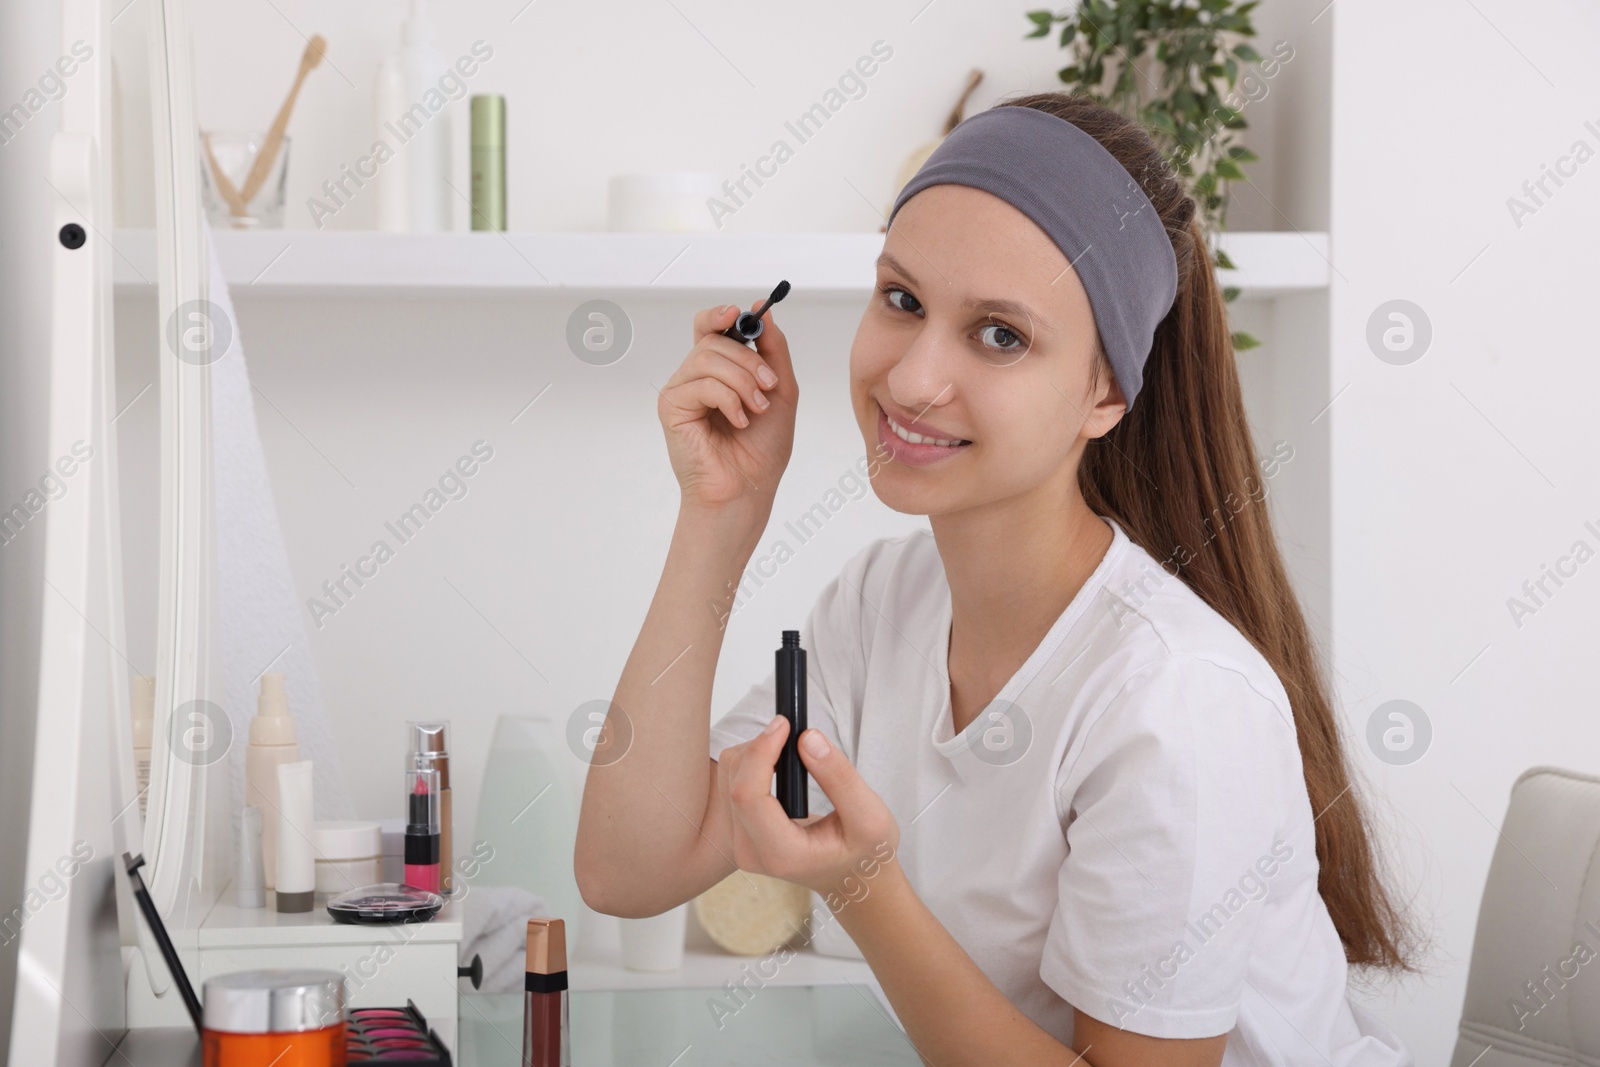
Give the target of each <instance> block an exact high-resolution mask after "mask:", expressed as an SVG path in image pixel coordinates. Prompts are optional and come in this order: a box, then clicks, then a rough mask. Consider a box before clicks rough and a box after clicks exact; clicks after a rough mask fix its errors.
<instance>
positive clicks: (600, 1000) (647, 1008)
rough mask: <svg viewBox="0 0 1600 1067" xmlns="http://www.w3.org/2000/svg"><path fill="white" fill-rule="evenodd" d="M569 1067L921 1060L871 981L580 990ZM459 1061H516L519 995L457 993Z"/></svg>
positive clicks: (889, 1066)
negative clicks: (865, 983)
mask: <svg viewBox="0 0 1600 1067" xmlns="http://www.w3.org/2000/svg"><path fill="white" fill-rule="evenodd" d="M569 997H570V1003H569V1012H570V1025H571V1028H572V1063H573V1067H613V1065H623V1064H626V1065H627V1067H669V1065H670V1067H748V1065H751V1064H775V1065H784V1067H791V1065H792V1067H824V1065H826V1067H901V1065H905V1067H920V1064H921V1061H920V1060H919V1059H918V1058H917V1054H916V1051H915V1050H914V1049H913V1048H912V1047H911V1043H910V1042H909V1041H907V1040H906V1037H905V1034H903V1033H901V1032H900V1028H899V1027H898V1026H896V1025H895V1024H894V1023H893V1022H892V1021H891V1020H890V1018H889V1016H888V1015H887V1014H886V1013H885V1011H884V1008H883V1005H882V1004H881V1003H879V1001H878V999H877V997H876V996H874V995H873V992H872V990H870V989H868V988H867V987H865V986H855V985H814V986H772V985H769V986H763V987H760V988H756V989H744V990H740V991H739V999H737V1000H735V999H734V997H733V995H732V994H731V993H729V992H728V991H727V990H726V989H629V990H619V991H605V992H602V991H596V990H581V991H574V992H572V993H570V994H569ZM460 1020H461V1022H460V1030H459V1034H460V1038H459V1040H458V1042H457V1044H458V1045H459V1046H460V1048H459V1052H460V1054H459V1056H457V1058H456V1063H457V1064H458V1067H520V1064H521V1056H522V994H521V993H514V994H496V995H493V996H463V997H462V998H461V1015H460Z"/></svg>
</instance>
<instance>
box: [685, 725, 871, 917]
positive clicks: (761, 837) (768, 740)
mask: <svg viewBox="0 0 1600 1067" xmlns="http://www.w3.org/2000/svg"><path fill="white" fill-rule="evenodd" d="M788 736H789V720H788V719H786V718H784V717H783V716H782V715H775V716H773V719H772V722H771V723H770V724H768V726H767V728H766V730H765V731H763V732H762V733H761V734H760V735H759V736H757V737H755V738H753V739H751V740H749V741H746V742H745V743H744V744H741V745H732V746H730V747H728V748H726V749H724V750H723V752H722V755H721V756H720V757H718V759H717V787H718V790H719V791H720V793H721V795H722V800H723V803H724V804H726V805H727V807H728V811H729V814H730V816H731V818H732V825H733V862H734V863H736V864H738V865H739V867H740V868H741V869H742V870H746V871H750V872H752V873H756V874H768V875H772V876H773V877H775V878H782V879H783V880H784V881H787V882H794V883H796V884H798V885H803V886H805V887H806V888H807V889H812V890H815V891H816V892H817V893H819V894H821V896H822V897H823V899H824V900H827V901H828V903H829V906H830V907H834V905H835V900H836V899H837V897H849V898H851V899H854V896H855V893H854V891H853V887H854V886H856V885H858V884H859V879H860V878H861V877H863V876H865V877H867V878H870V877H872V876H873V875H874V874H876V873H877V868H878V866H879V865H881V864H883V863H886V862H888V861H889V860H890V859H892V858H893V857H894V854H895V850H896V849H897V848H898V847H899V845H900V826H899V824H898V823H896V822H895V818H894V815H893V814H892V813H891V812H890V811H889V807H888V805H886V804H885V803H884V802H883V798H882V797H880V796H878V794H877V793H875V792H873V790H872V787H871V786H869V785H867V783H866V781H865V780H864V779H863V778H862V777H861V775H860V774H858V773H857V772H856V769H855V767H853V766H851V764H850V761H849V760H847V759H845V757H844V753H842V752H840V751H839V750H838V748H836V747H835V746H834V745H833V744H831V743H830V742H829V741H828V739H827V738H826V737H824V736H823V734H822V732H821V731H820V730H815V729H811V730H806V731H805V732H803V733H802V734H801V735H800V759H801V762H803V763H804V764H805V767H806V771H807V772H808V773H809V774H810V775H811V777H813V778H815V779H816V781H817V784H818V785H819V786H821V787H822V791H823V792H824V793H826V794H827V796H828V800H829V801H830V802H832V804H833V810H832V811H831V812H829V813H828V814H827V815H824V816H821V817H818V816H815V815H813V816H811V817H810V818H809V819H805V820H799V819H791V818H789V816H788V815H786V814H785V813H784V810H783V805H782V804H780V803H778V798H777V797H775V796H773V795H772V776H773V774H774V773H775V771H776V769H777V765H778V757H779V756H780V755H781V754H782V752H783V743H784V741H785V739H787V738H788ZM835 910H837V909H836V908H835Z"/></svg>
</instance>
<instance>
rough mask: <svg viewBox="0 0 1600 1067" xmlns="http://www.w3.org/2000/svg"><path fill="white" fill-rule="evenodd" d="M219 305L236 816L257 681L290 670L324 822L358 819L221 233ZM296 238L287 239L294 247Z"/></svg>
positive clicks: (303, 749) (226, 653) (217, 431)
mask: <svg viewBox="0 0 1600 1067" xmlns="http://www.w3.org/2000/svg"><path fill="white" fill-rule="evenodd" d="M201 221H202V224H203V225H205V227H206V244H207V247H208V248H209V249H210V253H211V291H210V294H209V297H210V300H211V302H212V303H213V304H216V305H218V306H219V307H220V308H221V309H222V311H223V312H224V314H225V316H226V318H227V325H228V329H230V331H231V333H232V336H233V343H232V344H231V345H229V347H228V350H227V352H226V353H225V354H224V355H223V356H222V357H221V358H220V359H218V360H216V362H214V363H213V364H212V365H211V434H212V463H213V466H212V477H213V481H214V489H213V492H214V494H215V501H216V526H215V531H216V552H217V570H216V581H217V587H216V592H217V616H218V619H219V622H220V628H221V632H222V679H223V684H222V700H223V706H224V708H225V709H226V710H227V712H228V720H229V723H230V724H231V725H232V727H233V745H232V749H231V751H230V752H229V759H230V760H231V761H232V768H233V798H232V804H231V808H232V810H233V811H235V812H237V811H239V809H241V808H242V807H243V806H244V754H245V748H246V747H247V746H248V745H249V742H250V720H251V718H253V717H254V716H255V713H256V696H257V692H258V689H257V686H258V682H257V679H258V678H259V677H260V676H261V674H262V673H263V672H264V671H268V670H273V671H282V672H283V673H284V675H285V677H284V685H285V687H286V692H287V694H288V697H289V713H290V714H291V715H293V716H294V720H295V728H296V731H297V733H298V735H299V741H300V758H301V759H309V760H311V761H312V762H313V764H314V765H315V766H314V769H313V774H312V797H313V802H314V803H315V804H316V810H315V812H314V816H313V817H314V818H317V819H350V818H354V817H355V812H354V809H353V808H352V807H351V804H350V795H349V793H348V792H347V791H346V789H345V781H344V772H343V770H342V769H341V761H340V759H339V750H338V747H337V746H336V745H335V743H334V740H333V732H332V730H331V729H330V728H329V725H328V713H327V711H326V709H324V708H323V706H322V690H321V688H320V687H319V686H318V685H317V669H316V666H315V664H314V663H313V662H312V659H311V641H310V637H309V635H308V634H307V632H306V624H305V617H304V616H303V615H302V614H301V612H300V601H299V598H297V597H296V596H295V589H294V578H293V576H292V575H291V574H290V572H289V553H288V550H287V549H286V548H285V547H284V542H283V530H282V529H281V528H280V527H279V525H278V510H277V508H276V507H275V506H274V505H273V502H272V481H271V479H270V478H269V477H268V475H267V458H266V455H265V453H264V452H263V451H262V447H261V435H260V433H259V432H258V431H257V429H256V409H255V397H254V395H253V390H252V389H251V387H250V372H249V370H248V369H247V368H246V366H245V359H244V342H243V338H242V337H241V336H240V332H239V320H238V316H236V315H235V314H234V310H233V300H232V298H231V296H230V295H229V293H228V280H227V279H226V278H225V277H223V274H222V263H221V261H220V260H219V259H218V258H217V249H216V244H215V242H214V241H213V240H212V237H211V227H210V225H209V224H207V223H205V220H204V219H202V220H201ZM287 240H288V238H287V237H286V238H285V241H287ZM396 729H397V730H398V729H399V724H398V723H397V724H396Z"/></svg>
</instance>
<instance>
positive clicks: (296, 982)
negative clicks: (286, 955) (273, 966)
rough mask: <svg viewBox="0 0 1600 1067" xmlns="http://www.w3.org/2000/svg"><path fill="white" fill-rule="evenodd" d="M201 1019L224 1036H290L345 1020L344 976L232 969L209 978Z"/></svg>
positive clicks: (334, 973) (303, 970) (311, 972)
mask: <svg viewBox="0 0 1600 1067" xmlns="http://www.w3.org/2000/svg"><path fill="white" fill-rule="evenodd" d="M204 999H205V1004H204V1007H203V1008H202V1009H201V1019H202V1020H203V1024H204V1026H205V1028H206V1029H207V1030H217V1031H221V1032H222V1033H228V1034H288V1033H301V1032H303V1031H306V1030H321V1029H323V1028H324V1027H328V1026H335V1025H337V1024H338V1023H341V1022H343V1021H344V975H342V974H340V973H339V972H338V971H318V970H310V969H296V970H269V971H235V972H233V973H232V974H220V975H218V976H216V977H215V978H207V979H206V982H205V992H204Z"/></svg>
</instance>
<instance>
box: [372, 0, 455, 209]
mask: <svg viewBox="0 0 1600 1067" xmlns="http://www.w3.org/2000/svg"><path fill="white" fill-rule="evenodd" d="M408 4H409V9H408V14H407V16H406V19H405V21H404V22H403V23H401V26H400V51H399V52H398V53H397V54H396V55H393V56H390V57H389V58H388V59H386V60H384V61H383V63H382V64H381V65H380V66H379V68H378V79H377V86H376V89H375V97H376V107H377V123H376V126H377V136H378V138H379V140H381V141H384V142H385V143H386V144H388V145H389V147H390V148H391V149H393V150H394V151H395V158H394V159H391V160H389V161H388V162H386V163H383V164H381V165H380V168H379V170H378V176H377V179H376V180H377V183H378V229H380V230H386V231H389V232H412V233H440V232H444V231H448V230H449V229H451V220H452V211H451V208H452V206H453V205H452V201H451V195H452V194H451V191H450V99H449V98H448V97H447V96H445V95H444V90H443V89H442V88H441V87H440V85H439V79H440V76H441V75H443V74H444V73H445V71H446V69H447V68H446V66H445V61H444V57H443V56H441V55H440V54H439V51H438V49H436V48H434V46H433V42H432V41H431V40H430V36H431V33H432V27H431V26H430V25H429V24H428V20H427V17H426V15H425V14H424V13H423V0H408ZM433 105H437V110H434V107H433ZM402 216H403V219H402Z"/></svg>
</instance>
